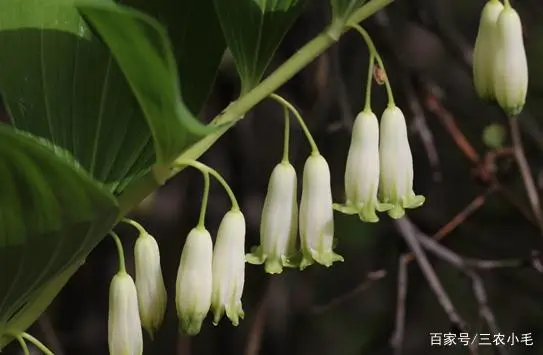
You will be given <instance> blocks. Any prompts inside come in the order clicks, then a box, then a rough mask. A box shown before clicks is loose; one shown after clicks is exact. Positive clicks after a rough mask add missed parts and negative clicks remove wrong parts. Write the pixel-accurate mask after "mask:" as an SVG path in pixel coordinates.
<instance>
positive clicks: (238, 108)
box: [118, 0, 393, 215]
mask: <svg viewBox="0 0 543 355" xmlns="http://www.w3.org/2000/svg"><path fill="white" fill-rule="evenodd" d="M391 2H393V0H371V1H369V2H367V3H366V4H364V6H362V7H361V8H360V9H358V10H356V12H355V13H354V14H353V15H352V16H351V17H350V18H349V19H348V23H358V22H361V21H363V20H365V19H366V18H368V17H370V16H372V15H373V14H375V13H376V12H377V11H379V10H381V9H382V8H384V7H385V6H387V5H388V4H390V3H391ZM347 30H348V28H347V27H343V28H341V29H340V30H338V31H335V30H334V28H332V27H329V28H327V29H326V30H324V31H323V32H322V33H321V34H320V35H318V36H317V37H315V38H313V39H312V40H311V41H309V42H308V43H307V44H306V45H304V46H303V47H302V48H300V50H299V51H298V52H296V53H295V54H294V55H293V56H292V57H290V58H289V59H288V60H287V61H286V62H284V63H283V64H282V65H281V66H280V67H279V68H277V69H276V70H275V71H274V72H273V73H272V74H271V75H269V76H268V77H267V78H266V79H264V80H263V81H262V82H261V83H260V84H259V85H257V86H256V87H255V88H254V89H253V90H251V91H250V92H248V93H247V94H245V95H243V96H242V97H240V98H239V99H238V100H236V101H235V102H233V103H232V104H230V105H229V106H228V108H227V109H226V110H225V111H224V112H223V113H221V114H220V115H219V116H217V117H215V119H213V121H212V123H211V124H213V125H217V126H218V128H217V131H215V132H214V133H212V134H209V135H207V136H206V137H204V138H202V139H201V140H199V141H198V142H196V143H195V144H194V145H193V146H191V147H190V148H189V149H187V150H186V151H184V152H183V153H181V154H180V155H179V157H178V158H177V159H176V161H181V160H196V159H198V158H199V157H200V156H201V155H202V154H203V153H205V152H206V151H207V150H208V149H209V147H211V146H212V145H213V144H214V143H215V142H216V141H217V140H218V139H219V138H220V137H221V136H222V135H223V134H224V133H226V132H227V131H228V130H229V129H230V128H232V127H233V126H234V125H235V123H236V122H237V121H238V120H239V119H241V118H242V117H243V115H244V114H245V113H246V112H247V111H249V110H250V109H251V108H253V106H255V105H256V104H258V103H259V102H260V101H262V100H263V99H265V98H266V97H268V96H269V95H270V93H272V92H274V91H276V90H277V89H278V88H279V87H280V86H281V85H283V84H284V83H285V82H287V81H288V80H290V79H291V78H292V77H293V76H294V75H296V74H297V73H298V72H299V71H300V70H301V69H302V68H304V67H305V66H307V65H308V64H309V63H311V62H312V61H313V60H314V59H315V58H317V57H318V56H319V55H320V54H322V53H323V52H324V51H325V50H327V49H328V48H329V47H330V46H331V45H333V44H334V43H335V42H336V41H338V40H339V38H340V36H341V35H342V34H343V33H345V32H346V31H347ZM182 169H183V167H182V166H179V165H178V166H176V167H172V171H171V174H170V177H173V176H174V175H176V174H177V173H178V172H179V171H181V170H182ZM158 186H160V183H159V182H157V181H156V179H155V176H154V173H153V171H149V172H148V173H147V174H146V175H144V176H143V177H142V178H141V179H139V180H137V181H135V182H134V183H133V184H130V185H129V186H128V187H127V189H126V190H125V191H124V193H122V194H121V195H120V196H119V198H118V201H119V206H120V209H121V215H125V214H127V213H128V212H129V211H131V210H132V209H133V208H134V207H135V206H136V205H137V204H138V203H139V202H140V201H141V200H143V199H144V198H145V197H146V196H148V195H149V194H150V193H151V192H153V191H154V190H155V189H156V188H157V187H158Z"/></svg>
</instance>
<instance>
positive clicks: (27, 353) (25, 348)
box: [14, 334, 30, 355]
mask: <svg viewBox="0 0 543 355" xmlns="http://www.w3.org/2000/svg"><path fill="white" fill-rule="evenodd" d="M14 338H15V339H17V341H18V342H19V345H21V349H23V354H24V355H30V351H29V350H28V346H27V345H26V342H25V340H24V339H23V337H22V336H21V335H20V334H19V335H17V336H14Z"/></svg>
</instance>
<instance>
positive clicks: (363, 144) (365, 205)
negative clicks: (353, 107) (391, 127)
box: [334, 111, 386, 222]
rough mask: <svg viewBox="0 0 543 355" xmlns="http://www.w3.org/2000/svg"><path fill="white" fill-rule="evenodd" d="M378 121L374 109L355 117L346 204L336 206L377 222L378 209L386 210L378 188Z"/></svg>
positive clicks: (348, 165) (366, 219) (335, 206)
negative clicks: (380, 201) (378, 193)
mask: <svg viewBox="0 0 543 355" xmlns="http://www.w3.org/2000/svg"><path fill="white" fill-rule="evenodd" d="M379 169H380V167H379V122H378V121H377V117H376V116H375V114H374V113H373V112H371V111H362V112H360V113H359V114H358V116H356V119H355V121H354V126H353V133H352V138H351V146H350V148H349V154H348V156H347V166H346V169H345V196H346V202H345V205H344V206H340V205H334V208H335V209H337V210H339V211H340V212H343V213H346V214H355V213H357V214H358V215H359V216H360V219H361V220H362V221H364V222H377V221H379V218H378V217H377V214H376V213H375V210H378V211H383V210H386V206H385V205H382V204H380V203H379V202H378V201H377V191H378V189H379Z"/></svg>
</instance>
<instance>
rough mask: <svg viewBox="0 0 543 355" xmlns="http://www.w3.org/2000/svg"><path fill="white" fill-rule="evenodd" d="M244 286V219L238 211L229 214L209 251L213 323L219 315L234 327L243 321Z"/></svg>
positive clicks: (216, 321)
mask: <svg viewBox="0 0 543 355" xmlns="http://www.w3.org/2000/svg"><path fill="white" fill-rule="evenodd" d="M244 283H245V217H244V216H243V213H241V211H240V210H237V209H236V210H230V211H228V212H227V213H226V215H225V216H224V217H223V219H222V221H221V224H220V225H219V231H218V233H217V240H216V241H215V249H214V250H213V293H212V296H211V307H212V308H213V313H214V319H213V323H214V324H215V325H216V324H218V323H219V321H220V319H221V318H222V316H223V314H224V313H225V312H226V316H227V317H228V318H229V319H230V321H231V322H232V324H233V325H235V326H237V325H238V324H239V320H240V319H243V317H244V312H243V307H242V304H241V295H242V294H243V285H244Z"/></svg>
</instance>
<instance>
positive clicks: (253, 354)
mask: <svg viewBox="0 0 543 355" xmlns="http://www.w3.org/2000/svg"><path fill="white" fill-rule="evenodd" d="M273 285H274V282H273V280H270V281H269V282H268V287H267V288H266V291H265V292H264V295H263V296H262V299H261V300H260V302H259V304H258V306H257V309H256V314H255V319H254V321H253V325H252V326H251V330H250V331H249V336H248V338H247V344H246V346H245V355H258V354H259V353H260V344H261V343H262V333H263V332H264V326H265V324H266V318H267V316H268V309H269V308H268V305H269V303H270V297H271V296H270V294H271V291H272V289H273V287H274V286H273Z"/></svg>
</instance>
